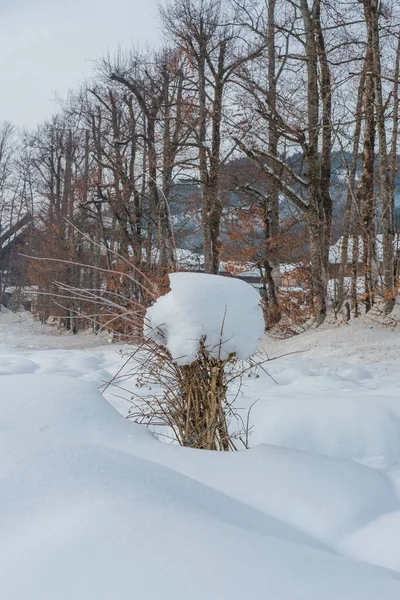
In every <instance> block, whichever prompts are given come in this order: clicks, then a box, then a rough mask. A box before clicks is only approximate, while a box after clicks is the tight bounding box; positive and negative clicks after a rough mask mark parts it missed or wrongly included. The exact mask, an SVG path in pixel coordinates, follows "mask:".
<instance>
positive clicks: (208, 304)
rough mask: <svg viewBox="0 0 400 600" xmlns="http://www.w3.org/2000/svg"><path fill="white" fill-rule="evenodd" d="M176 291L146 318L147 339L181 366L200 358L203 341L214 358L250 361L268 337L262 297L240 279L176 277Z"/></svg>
mask: <svg viewBox="0 0 400 600" xmlns="http://www.w3.org/2000/svg"><path fill="white" fill-rule="evenodd" d="M170 285H171V291H170V292H168V293H167V294H166V295H165V296H161V298H158V300H157V301H156V302H155V304H154V305H153V306H151V307H150V308H149V309H148V310H147V313H146V319H145V330H144V333H145V336H146V337H150V338H151V339H153V340H154V341H156V342H157V343H159V344H162V345H165V346H166V347H167V348H168V350H169V351H170V353H171V355H172V357H173V358H174V359H175V360H176V361H177V362H178V363H179V364H181V365H184V364H190V363H191V362H193V361H194V360H195V358H196V355H197V353H198V350H199V344H200V341H201V340H204V343H205V346H206V348H207V350H208V351H209V352H210V353H211V354H212V355H213V356H215V357H220V358H221V359H224V358H226V357H227V356H228V355H229V354H230V353H231V352H235V353H236V355H237V356H238V358H241V359H244V358H248V357H249V356H251V355H252V354H254V352H255V351H256V350H257V345H258V342H259V340H260V338H261V336H262V334H263V331H264V319H263V313H262V309H261V307H260V304H259V303H260V296H259V294H258V292H257V291H256V290H255V289H254V288H253V287H252V286H251V285H249V284H247V283H245V282H244V281H240V280H239V279H233V278H230V277H220V276H218V275H206V274H204V273H172V274H171V275H170Z"/></svg>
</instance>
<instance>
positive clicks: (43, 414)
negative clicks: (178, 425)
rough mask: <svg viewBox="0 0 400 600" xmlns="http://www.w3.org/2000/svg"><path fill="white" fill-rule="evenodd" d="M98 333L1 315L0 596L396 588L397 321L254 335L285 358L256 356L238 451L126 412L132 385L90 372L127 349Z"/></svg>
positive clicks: (277, 597)
mask: <svg viewBox="0 0 400 600" xmlns="http://www.w3.org/2000/svg"><path fill="white" fill-rule="evenodd" d="M244 285H245V284H244ZM249 287H250V286H249ZM250 289H251V288H250ZM103 342H104V340H101V339H98V338H96V337H94V336H93V337H92V336H89V335H87V336H80V335H79V336H72V335H61V334H60V333H59V332H57V331H56V330H55V329H54V328H50V327H46V326H41V325H39V324H37V323H34V322H33V321H32V320H31V319H30V318H29V317H28V316H26V315H23V314H19V315H14V314H12V313H9V312H7V313H3V312H1V313H0V367H1V371H0V390H1V393H0V452H1V456H2V460H1V462H0V489H1V494H0V511H1V515H2V519H1V520H0V589H1V592H2V597H4V598H7V600H22V599H25V598H26V599H29V600H72V599H74V600H110V599H114V598H115V599H117V600H125V599H129V600H131V599H132V598H140V599H142V598H143V599H146V600H156V599H157V600H158V599H159V598H165V599H166V600H172V599H173V600H186V599H187V598H191V599H192V600H200V599H201V600H204V599H205V598H206V599H207V600H228V599H229V600H243V599H247V598H248V599H249V600H266V599H267V598H268V599H273V600H321V599H323V600H338V599H339V598H340V600H398V598H400V543H399V540H400V449H399V445H398V442H397V439H400V425H399V420H400V400H399V397H398V389H399V384H400V373H399V369H398V364H399V359H400V336H399V332H398V331H397V330H396V329H387V328H383V327H379V326H374V325H372V326H371V325H370V323H368V321H367V320H365V319H363V320H360V322H358V324H353V325H349V326H343V327H340V328H338V327H335V326H328V325H327V326H326V327H323V328H319V329H318V330H312V331H309V332H307V333H305V334H303V335H301V336H298V337H296V338H292V339H290V340H276V339H274V338H272V337H271V336H269V337H266V338H265V339H264V342H263V345H264V347H265V349H266V350H267V351H268V353H269V354H270V356H271V357H276V356H281V355H284V354H285V355H286V356H281V358H278V359H276V360H274V361H271V362H270V363H267V364H266V368H267V370H268V372H269V373H270V374H271V375H272V376H273V378H274V379H275V380H276V381H277V382H278V383H275V382H274V381H273V380H272V379H271V378H270V377H268V375H267V374H266V373H264V372H263V371H262V370H260V371H259V377H257V378H254V377H250V378H247V379H246V381H245V382H244V385H243V388H242V392H241V394H240V395H239V397H238V399H237V402H238V406H240V407H242V408H243V410H246V407H248V406H249V405H250V404H251V403H252V402H254V400H257V399H258V402H257V403H256V404H255V405H254V407H253V409H252V412H251V420H252V425H253V432H252V435H251V437H250V441H251V445H252V446H253V447H252V448H251V449H249V450H245V451H242V452H237V453H224V452H220V453H217V452H207V451H200V450H194V449H191V448H181V447H179V446H174V445H169V444H165V443H163V442H161V441H159V440H157V439H156V438H155V437H154V436H153V435H152V434H151V433H150V432H149V430H147V429H145V428H144V427H142V426H139V425H137V424H135V423H132V422H130V421H129V420H126V419H124V418H123V415H121V414H119V413H118V412H117V411H116V410H115V408H114V406H116V407H118V409H119V411H120V412H122V413H124V414H126V412H127V410H128V407H129V397H128V396H126V398H125V400H124V392H123V391H122V390H121V389H119V387H117V386H115V387H112V386H110V387H109V388H108V389H107V391H106V392H105V393H104V395H103V396H102V395H101V394H100V392H99V389H98V388H99V387H101V386H102V384H104V382H106V381H108V380H109V379H110V377H111V376H112V374H113V373H115V372H116V371H117V370H118V369H119V368H120V367H121V366H122V364H123V363H124V361H125V360H126V356H125V355H124V351H125V350H126V348H125V347H123V346H110V345H104V344H103ZM288 353H292V354H288ZM130 383H132V385H133V383H134V382H129V381H128V382H125V386H126V387H127V388H129V385H130Z"/></svg>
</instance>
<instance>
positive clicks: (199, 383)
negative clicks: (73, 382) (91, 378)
mask: <svg viewBox="0 0 400 600" xmlns="http://www.w3.org/2000/svg"><path fill="white" fill-rule="evenodd" d="M128 361H129V363H130V364H132V365H133V366H132V367H131V368H129V369H128V370H127V369H126V368H124V369H123V370H121V372H120V373H119V374H117V375H116V377H115V378H114V379H113V380H112V381H111V382H109V384H107V387H108V386H113V387H114V389H117V390H118V389H122V390H124V391H125V392H126V391H128V393H129V395H130V402H131V409H130V411H129V415H128V418H130V419H132V420H134V421H135V422H137V423H140V424H144V425H146V426H147V427H150V428H152V429H154V428H157V435H159V436H161V437H164V438H166V439H169V440H170V441H174V442H177V443H179V444H180V445H181V446H189V447H192V448H202V449H207V450H225V451H227V450H236V449H237V448H236V443H235V442H236V440H239V441H240V442H242V443H243V445H244V446H245V447H247V445H248V434H249V427H248V419H247V420H244V419H243V418H242V417H241V416H240V414H239V411H235V409H234V408H233V403H234V401H235V399H236V397H237V396H238V394H239V393H240V388H241V383H242V378H243V376H244V375H245V374H247V375H249V374H251V373H254V372H255V369H259V368H263V366H262V364H263V362H264V360H261V359H260V360H257V361H256V360H252V359H249V360H247V361H240V360H238V358H237V356H236V355H235V354H233V353H232V354H230V355H229V356H227V357H226V358H224V359H222V358H217V357H215V356H213V355H212V354H211V353H210V352H209V351H208V350H207V348H206V346H205V344H204V342H200V346H199V352H198V354H197V357H196V359H195V360H194V361H193V362H192V363H191V364H188V365H180V364H178V362H177V361H175V360H174V359H173V358H172V356H171V354H170V352H169V351H168V349H167V348H166V347H165V346H162V345H159V344H157V343H156V342H154V341H152V340H149V339H147V340H146V341H145V342H144V343H143V344H141V345H140V346H138V347H137V349H136V350H135V351H134V352H133V353H132V354H131V355H130V356H129V359H128ZM127 380H131V381H133V382H134V386H135V389H134V391H132V389H127V388H125V387H124V385H125V383H124V382H126V381H127ZM232 384H233V385H232ZM231 385H232V387H234V388H235V389H236V394H235V396H234V398H233V399H232V400H231V401H229V399H228V388H229V387H230V386H231ZM230 425H236V426H238V428H237V430H236V431H235V432H232V431H230Z"/></svg>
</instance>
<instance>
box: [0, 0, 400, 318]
mask: <svg viewBox="0 0 400 600" xmlns="http://www.w3.org/2000/svg"><path fill="white" fill-rule="evenodd" d="M159 18H160V23H161V26H162V38H163V43H162V45H160V46H159V47H157V48H150V49H148V50H146V51H139V50H126V51H125V50H121V51H119V52H118V53H117V54H116V55H114V56H107V57H103V58H102V59H101V60H99V62H98V64H97V67H96V71H95V73H94V75H93V77H92V79H91V80H90V81H87V82H84V83H83V84H82V86H81V88H80V89H78V90H73V91H71V93H70V94H69V95H68V97H67V98H66V99H65V100H64V101H63V102H62V103H61V104H60V106H59V110H58V112H57V114H55V115H53V116H52V117H51V118H49V120H48V121H47V122H45V123H43V124H40V125H39V126H38V127H37V129H36V130H35V131H33V132H32V131H30V132H16V131H14V130H13V128H12V126H11V125H10V124H8V123H5V124H4V125H3V126H2V129H1V133H0V228H3V229H4V228H6V227H7V226H8V225H9V224H10V223H12V222H13V220H14V221H15V219H18V218H20V217H21V215H24V214H25V213H26V212H29V213H30V214H31V215H32V216H33V228H32V233H31V237H30V241H29V251H27V253H29V254H31V255H34V256H36V257H37V258H47V259H52V262H48V261H47V262H40V261H36V262H35V261H31V262H29V263H28V266H27V267H26V268H27V270H28V271H29V276H30V281H31V283H32V284H36V285H39V286H40V290H41V291H42V292H43V294H42V296H41V303H42V304H41V305H42V311H43V315H44V316H46V315H47V314H49V313H50V312H51V311H52V309H51V304H50V300H49V297H48V296H47V295H46V294H47V293H51V292H53V303H54V299H55V297H56V294H55V293H54V292H55V291H57V292H58V296H59V301H58V307H59V311H60V314H62V315H64V316H65V315H68V316H69V317H71V315H74V314H75V315H76V314H77V311H78V310H81V308H80V303H79V302H78V301H77V300H76V298H75V300H74V299H73V298H72V294H71V292H72V290H77V289H81V290H82V289H83V288H85V289H87V290H92V296H91V298H92V300H93V302H95V297H96V290H97V292H98V293H100V292H101V290H106V291H107V293H108V294H109V295H108V299H109V300H110V299H111V295H110V294H118V296H119V300H118V302H120V301H121V300H120V299H121V298H125V299H126V303H128V300H129V302H132V301H133V302H134V304H135V305H141V304H143V303H146V302H148V301H149V297H148V294H147V292H146V290H147V291H148V285H147V284H146V283H145V282H146V281H147V280H151V281H153V282H158V283H160V282H161V283H160V285H162V281H163V277H164V276H165V275H166V274H168V272H172V271H174V270H177V269H178V268H179V264H178V262H179V261H178V255H177V248H181V247H183V248H188V249H190V247H191V242H190V239H192V242H193V236H192V238H190V236H189V234H188V231H190V232H191V234H193V232H194V234H197V237H196V235H195V236H194V237H195V238H196V244H195V245H196V246H197V247H198V250H199V251H200V252H201V254H202V256H203V257H204V265H203V268H204V271H205V272H207V273H214V274H216V273H218V272H219V270H220V265H221V260H222V259H223V260H228V261H231V262H233V263H235V261H236V262H237V263H238V264H241V263H244V262H245V263H246V264H253V265H255V266H257V267H258V268H259V270H260V276H261V281H262V286H263V290H264V295H263V298H264V303H265V307H266V312H267V314H268V317H269V319H270V320H271V321H272V322H274V321H278V320H279V318H280V316H281V314H282V289H281V288H282V282H281V278H280V265H281V263H282V262H283V261H285V262H294V260H295V259H294V256H295V255H296V257H297V256H298V255H299V254H301V255H302V259H303V262H304V264H306V268H307V272H308V279H307V285H308V291H309V304H310V310H311V311H312V314H313V316H314V318H315V321H316V323H317V324H321V323H322V322H323V321H324V319H325V316H326V314H327V309H328V306H327V296H328V282H329V277H330V261H329V249H330V246H331V244H332V243H333V242H334V241H335V235H337V231H340V234H341V235H342V243H341V257H340V260H339V270H338V274H337V293H336V295H335V310H336V311H338V310H340V308H341V307H342V305H343V303H344V301H345V300H346V294H347V292H346V286H345V280H346V277H347V275H349V269H350V268H351V274H350V275H351V277H352V291H351V295H352V310H353V311H354V313H355V314H356V315H357V314H358V313H359V310H360V309H359V306H360V301H361V300H362V302H363V304H364V305H365V309H366V310H369V309H370V308H371V306H372V305H373V304H374V303H375V302H376V300H377V298H378V297H379V298H381V299H383V301H384V307H385V312H386V313H390V311H391V310H392V308H393V306H394V300H395V297H396V294H397V285H398V272H397V257H396V223H395V214H396V209H395V197H396V182H397V167H398V148H397V146H398V128H399V69H400V7H399V6H398V3H397V2H396V1H394V0H393V1H392V0H388V1H387V2H381V1H378V0H359V1H358V2H348V1H345V0H312V1H311V0H264V1H258V0H172V1H170V2H168V3H167V4H165V5H163V6H162V7H161V8H160V11H159ZM333 157H335V159H333ZM182 190H186V192H185V193H182ZM188 190H189V191H188ZM377 233H380V234H381V243H382V248H383V251H382V257H381V258H380V259H378V258H377V255H378V252H377ZM295 241H296V244H297V245H295V243H294V242H295ZM193 244H194V242H193V243H192V246H193ZM294 246H296V250H294ZM88 267H91V268H88ZM121 273H122V275H121ZM124 273H125V274H126V277H124V276H123V274H124ZM127 274H130V279H129V283H128V279H127ZM360 278H362V281H363V290H362V293H361V294H360V291H359V284H358V282H359V280H360ZM54 282H58V284H62V285H63V286H64V288H63V289H62V291H63V293H60V287H59V286H58V287H57V288H56V290H55V289H54V285H55V283H54ZM98 293H97V295H98ZM88 299H89V296H86V300H87V301H88ZM80 300H81V301H82V296H81V297H80ZM114 300H115V302H117V300H116V296H114ZM56 302H57V300H56ZM53 308H54V304H53ZM103 308H104V307H102V310H103ZM53 312H54V310H53Z"/></svg>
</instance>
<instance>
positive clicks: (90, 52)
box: [0, 0, 160, 128]
mask: <svg viewBox="0 0 400 600" xmlns="http://www.w3.org/2000/svg"><path fill="white" fill-rule="evenodd" d="M159 39H160V24H159V22H158V19H157V9H156V4H155V0H0V121H3V120H8V121H11V122H12V123H14V124H15V125H17V126H19V127H29V128H31V127H35V125H36V124H37V123H39V122H40V121H42V120H45V119H47V118H49V116H50V115H51V113H52V112H55V110H56V104H55V102H54V97H55V93H57V94H58V95H59V96H61V97H63V96H65V95H66V93H67V91H68V89H70V88H72V87H77V86H78V85H79V84H80V83H82V82H83V80H84V79H85V77H87V76H90V74H91V72H92V70H93V62H92V61H94V60H96V59H99V58H101V56H102V55H104V54H106V53H107V52H108V51H110V52H111V53H113V52H115V51H116V50H118V47H121V48H123V49H124V48H126V49H130V48H131V47H132V46H135V47H137V46H138V45H140V46H145V44H146V42H149V43H151V44H157V42H158V40H159Z"/></svg>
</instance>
